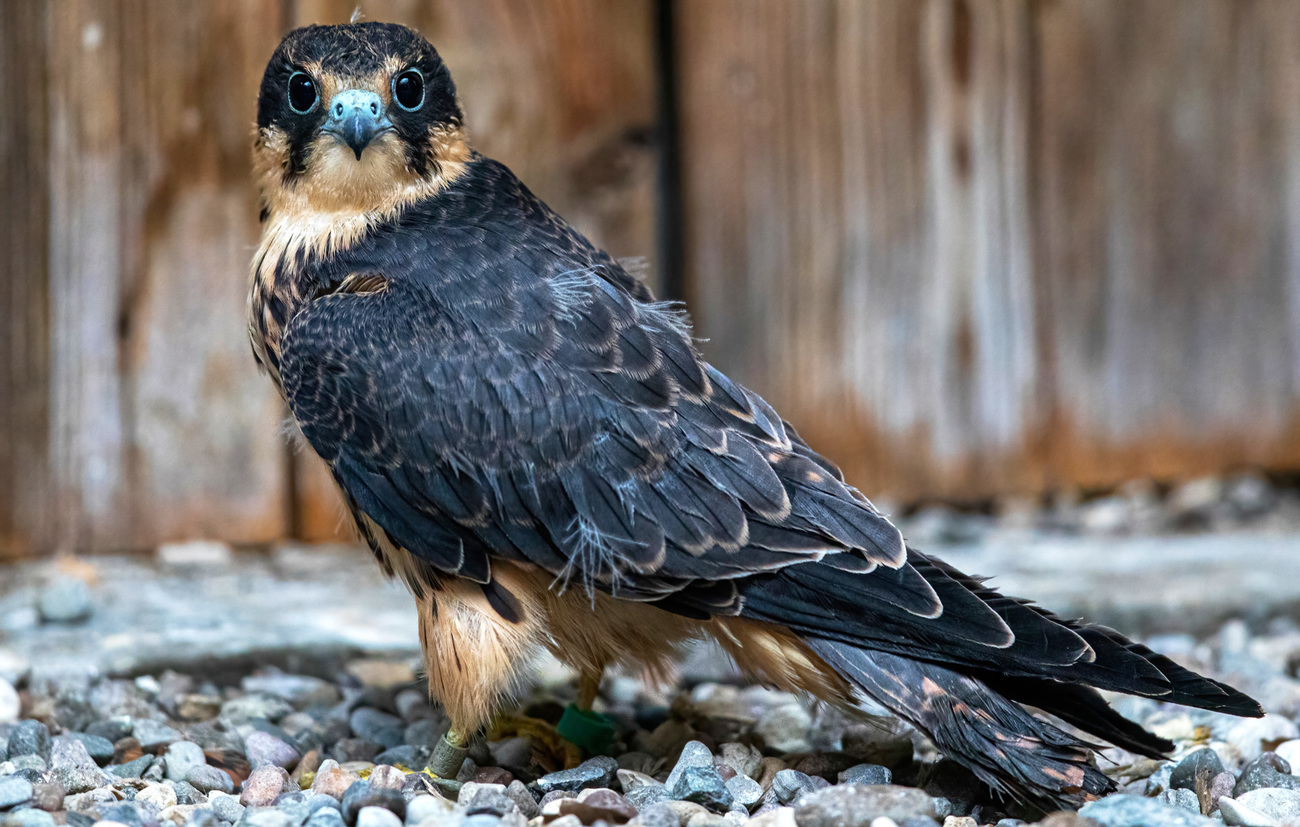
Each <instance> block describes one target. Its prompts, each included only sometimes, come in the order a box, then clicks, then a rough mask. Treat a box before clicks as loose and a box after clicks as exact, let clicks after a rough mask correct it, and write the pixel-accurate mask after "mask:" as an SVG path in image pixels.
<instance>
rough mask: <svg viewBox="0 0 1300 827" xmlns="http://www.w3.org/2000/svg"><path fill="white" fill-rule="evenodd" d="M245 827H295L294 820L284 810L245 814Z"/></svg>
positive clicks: (242, 821) (262, 810)
mask: <svg viewBox="0 0 1300 827" xmlns="http://www.w3.org/2000/svg"><path fill="white" fill-rule="evenodd" d="M239 823H240V824H241V825H243V827H294V823H293V818H292V817H290V816H289V814H288V813H286V812H284V811H283V810H277V809H272V808H269V807H268V808H261V809H254V810H249V811H247V812H245V813H244V817H243V819H242V820H241V821H240V822H239Z"/></svg>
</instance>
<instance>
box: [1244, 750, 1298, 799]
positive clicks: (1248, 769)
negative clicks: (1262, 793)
mask: <svg viewBox="0 0 1300 827" xmlns="http://www.w3.org/2000/svg"><path fill="white" fill-rule="evenodd" d="M1268 787H1281V788H1282V789H1291V790H1294V789H1300V778H1296V777H1294V776H1293V775H1291V765H1290V764H1288V763H1287V762H1286V760H1285V759H1283V758H1282V757H1280V756H1279V755H1278V754H1277V753H1275V752H1265V753H1262V754H1260V756H1259V757H1258V758H1256V759H1255V760H1254V761H1251V762H1250V763H1249V764H1247V765H1246V766H1244V767H1242V768H1241V776H1240V777H1238V778H1237V783H1236V785H1235V786H1234V787H1233V788H1232V797H1233V798H1238V799H1239V798H1241V797H1242V795H1244V794H1246V793H1248V792H1250V791H1251V790H1262V789H1265V788H1268Z"/></svg>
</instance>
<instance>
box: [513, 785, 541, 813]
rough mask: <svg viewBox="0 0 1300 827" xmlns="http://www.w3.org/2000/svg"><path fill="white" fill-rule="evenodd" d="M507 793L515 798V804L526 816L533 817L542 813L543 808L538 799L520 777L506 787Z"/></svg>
mask: <svg viewBox="0 0 1300 827" xmlns="http://www.w3.org/2000/svg"><path fill="white" fill-rule="evenodd" d="M506 795H508V796H510V798H511V799H513V800H514V802H515V806H516V807H518V808H519V812H520V813H521V814H522V815H523V816H524V818H527V819H532V818H536V817H537V816H539V815H541V813H542V808H541V807H539V806H537V799H535V798H533V794H532V793H530V792H529V791H528V787H526V786H525V785H524V782H522V781H520V780H519V779H515V780H514V781H511V782H510V786H509V787H506Z"/></svg>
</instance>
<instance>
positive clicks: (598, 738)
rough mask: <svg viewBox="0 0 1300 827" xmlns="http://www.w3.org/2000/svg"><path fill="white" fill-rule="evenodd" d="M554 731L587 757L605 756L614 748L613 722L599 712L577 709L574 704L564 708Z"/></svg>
mask: <svg viewBox="0 0 1300 827" xmlns="http://www.w3.org/2000/svg"><path fill="white" fill-rule="evenodd" d="M555 731H556V732H557V733H559V735H560V737H561V738H563V739H564V740H566V741H568V742H569V743H571V744H574V745H576V746H578V747H580V748H581V749H582V751H583V752H585V753H586V754H587V755H605V754H608V753H609V751H610V750H611V749H613V748H614V724H613V722H612V721H610V719H609V718H608V717H606V716H604V715H601V714H600V713H599V712H591V711H589V710H583V709H579V708H578V707H577V706H575V705H574V704H569V705H568V706H566V707H565V708H564V714H563V715H561V716H560V722H559V723H558V724H556V725H555Z"/></svg>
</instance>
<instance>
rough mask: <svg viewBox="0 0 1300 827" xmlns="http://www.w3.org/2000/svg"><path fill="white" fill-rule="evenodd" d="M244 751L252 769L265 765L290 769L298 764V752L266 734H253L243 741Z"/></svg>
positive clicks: (280, 740)
mask: <svg viewBox="0 0 1300 827" xmlns="http://www.w3.org/2000/svg"><path fill="white" fill-rule="evenodd" d="M244 749H245V752H246V754H247V756H248V761H249V763H250V764H252V765H253V768H254V769H256V768H258V767H262V766H266V765H267V764H270V765H273V766H276V767H284V768H285V769H292V768H293V767H294V766H295V765H297V763H298V750H296V749H294V748H293V747H291V746H289V744H287V743H285V742H284V741H283V740H282V739H280V738H277V737H275V736H274V735H271V734H269V733H266V732H253V733H250V734H249V736H248V737H247V738H245V739H244Z"/></svg>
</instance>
